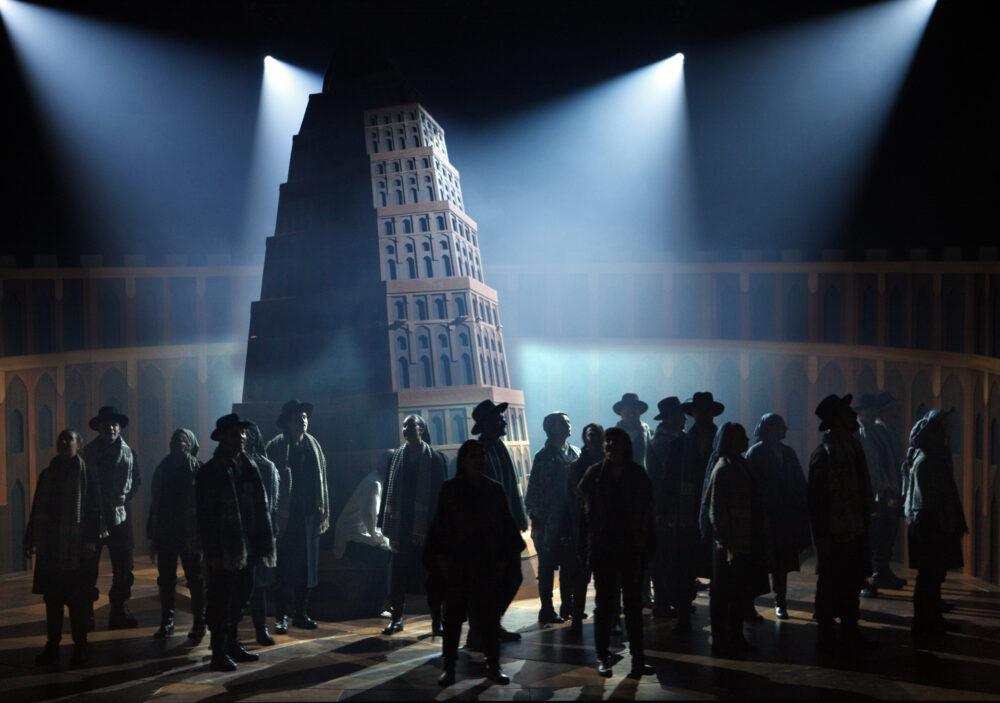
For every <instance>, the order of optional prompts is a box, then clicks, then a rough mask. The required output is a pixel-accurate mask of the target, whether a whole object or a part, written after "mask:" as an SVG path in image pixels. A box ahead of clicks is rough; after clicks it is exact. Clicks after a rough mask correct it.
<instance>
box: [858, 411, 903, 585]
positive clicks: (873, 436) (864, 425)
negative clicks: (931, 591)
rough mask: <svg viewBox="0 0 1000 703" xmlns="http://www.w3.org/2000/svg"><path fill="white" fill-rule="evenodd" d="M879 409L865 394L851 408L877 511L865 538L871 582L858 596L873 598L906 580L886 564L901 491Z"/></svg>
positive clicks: (896, 459)
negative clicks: (855, 419)
mask: <svg viewBox="0 0 1000 703" xmlns="http://www.w3.org/2000/svg"><path fill="white" fill-rule="evenodd" d="M880 407H881V404H880V403H879V400H878V398H876V397H875V396H874V395H871V394H867V393H866V394H865V395H862V396H861V398H860V399H859V400H858V403H857V404H856V405H855V406H854V411H855V412H856V413H857V414H858V424H859V425H860V429H859V430H858V440H859V441H860V442H861V447H862V448H863V449H864V450H865V460H866V461H867V462H868V472H869V474H871V479H872V491H873V492H874V493H875V507H876V510H877V514H876V515H875V517H874V519H873V520H872V527H871V534H869V535H868V540H869V542H870V543H871V548H872V571H873V573H872V578H871V581H870V582H869V583H868V584H867V585H866V587H865V588H863V589H862V590H861V595H862V596H865V597H867V598H875V597H877V596H878V589H880V588H889V589H899V588H902V587H903V586H905V585H906V579H904V578H900V577H898V576H896V574H894V573H893V572H892V568H891V567H890V565H889V560H890V559H891V558H892V550H893V547H894V546H895V545H896V536H897V534H898V532H899V523H900V517H902V514H903V488H902V485H901V483H900V473H899V456H898V455H897V454H896V451H895V449H894V447H893V444H894V443H893V442H892V441H890V439H889V436H888V431H887V430H886V427H885V425H884V424H880V423H878V422H876V418H877V414H878V411H879V408H880Z"/></svg>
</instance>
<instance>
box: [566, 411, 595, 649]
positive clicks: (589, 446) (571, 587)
mask: <svg viewBox="0 0 1000 703" xmlns="http://www.w3.org/2000/svg"><path fill="white" fill-rule="evenodd" d="M581 439H582V440H583V446H582V448H581V449H580V456H579V458H578V459H577V460H576V461H574V462H573V464H572V466H570V468H569V473H568V475H567V476H566V496H567V497H566V511H565V517H564V522H565V525H564V527H563V530H562V532H563V535H564V540H565V545H566V546H565V548H564V549H563V558H564V559H565V562H564V563H563V568H562V569H561V571H560V572H559V585H560V588H561V590H562V592H563V594H564V597H565V595H566V594H568V595H569V598H570V601H569V607H568V609H567V610H566V611H565V612H560V615H562V616H563V617H564V618H566V617H568V618H571V619H572V623H570V626H569V631H570V634H572V635H573V636H574V637H577V638H578V637H580V636H581V635H582V634H583V620H584V618H586V617H587V614H586V613H585V612H583V606H584V603H585V602H586V600H587V583H589V582H590V571H588V570H587V565H586V562H585V561H584V559H583V558H582V556H581V555H582V553H583V549H582V548H581V544H580V517H581V515H582V514H583V513H582V511H583V495H582V494H581V493H580V481H582V480H583V476H584V474H585V473H587V469H589V468H590V467H591V466H593V465H594V464H599V463H601V462H602V461H603V460H604V428H603V427H601V426H600V425H598V424H597V423H596V422H592V423H590V424H589V425H587V426H586V427H584V428H583V433H582V435H581ZM563 579H565V581H566V583H565V584H563ZM563 605H564V606H565V605H566V601H565V600H564V601H563ZM560 611H562V608H560Z"/></svg>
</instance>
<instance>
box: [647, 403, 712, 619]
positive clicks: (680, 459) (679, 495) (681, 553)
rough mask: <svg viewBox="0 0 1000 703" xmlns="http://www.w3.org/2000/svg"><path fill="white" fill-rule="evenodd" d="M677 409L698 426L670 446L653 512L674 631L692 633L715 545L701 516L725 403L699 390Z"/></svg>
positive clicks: (710, 572)
mask: <svg viewBox="0 0 1000 703" xmlns="http://www.w3.org/2000/svg"><path fill="white" fill-rule="evenodd" d="M679 408H680V410H681V411H683V412H684V414H686V415H690V416H691V417H692V418H693V419H694V424H693V425H692V426H691V428H690V429H688V431H687V432H685V433H682V434H681V435H679V436H678V437H677V438H675V439H674V441H672V442H671V443H670V444H669V445H668V447H667V459H666V462H665V467H664V470H663V478H662V480H661V482H660V488H659V491H658V492H657V495H656V500H655V510H656V511H657V517H656V522H657V524H658V525H659V529H660V533H661V535H662V536H663V539H664V542H665V546H664V550H665V551H664V557H663V558H664V561H665V562H666V567H665V570H666V573H667V578H666V584H665V588H666V591H667V601H668V603H667V604H668V605H669V606H670V607H672V608H673V609H674V611H676V613H677V624H676V625H675V626H674V629H673V632H674V634H677V635H687V634H690V633H691V609H692V604H693V602H694V599H695V596H696V595H697V593H698V592H697V586H696V581H697V577H698V576H705V577H710V576H711V575H712V549H711V544H710V543H709V542H708V541H707V540H704V539H703V538H702V535H701V529H700V525H699V514H700V510H701V498H702V495H703V493H704V488H705V485H706V484H707V478H708V475H709V473H708V469H709V468H710V467H709V466H708V461H709V459H710V458H711V456H712V443H713V442H714V441H715V434H716V431H717V428H716V426H715V418H716V417H717V416H719V415H721V414H722V412H723V411H724V410H725V407H724V406H723V405H722V403H719V402H717V401H716V400H715V399H714V398H713V397H712V394H711V393H710V392H708V391H705V392H700V393H695V394H694V395H693V396H692V397H691V398H689V399H688V400H687V401H685V402H683V403H681V404H680V406H679ZM659 612H660V613H663V610H662V609H661V610H660V611H659Z"/></svg>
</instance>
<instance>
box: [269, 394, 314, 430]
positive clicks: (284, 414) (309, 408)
mask: <svg viewBox="0 0 1000 703" xmlns="http://www.w3.org/2000/svg"><path fill="white" fill-rule="evenodd" d="M297 413H305V414H306V415H308V416H310V417H311V416H312V413H313V404H312V403H303V402H301V401H299V400H289V401H288V402H287V403H285V404H284V405H282V406H281V414H280V415H278V419H277V420H275V421H274V424H275V425H277V426H278V429H279V430H284V429H286V428H285V425H287V424H288V419H289V418H290V417H291V416H292V415H295V414H297Z"/></svg>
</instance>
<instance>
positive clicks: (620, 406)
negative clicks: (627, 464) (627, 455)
mask: <svg viewBox="0 0 1000 703" xmlns="http://www.w3.org/2000/svg"><path fill="white" fill-rule="evenodd" d="M611 410H613V411H614V413H615V415H619V416H621V420H619V421H618V423H617V424H616V425H615V427H620V428H621V429H623V430H625V431H626V432H627V433H628V437H629V439H631V440H632V461H634V462H635V463H637V464H639V465H640V466H642V467H643V468H645V466H646V447H647V446H649V440H651V439H652V438H653V432H652V430H650V429H649V425H647V424H646V423H645V422H643V421H642V420H640V419H639V418H640V417H642V414H643V413H644V412H646V411H647V410H649V405H648V404H647V403H646V402H645V401H642V400H639V396H638V394H636V393H623V394H622V398H621V400H619V401H618V402H616V403H615V404H614V405H613V406H611Z"/></svg>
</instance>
